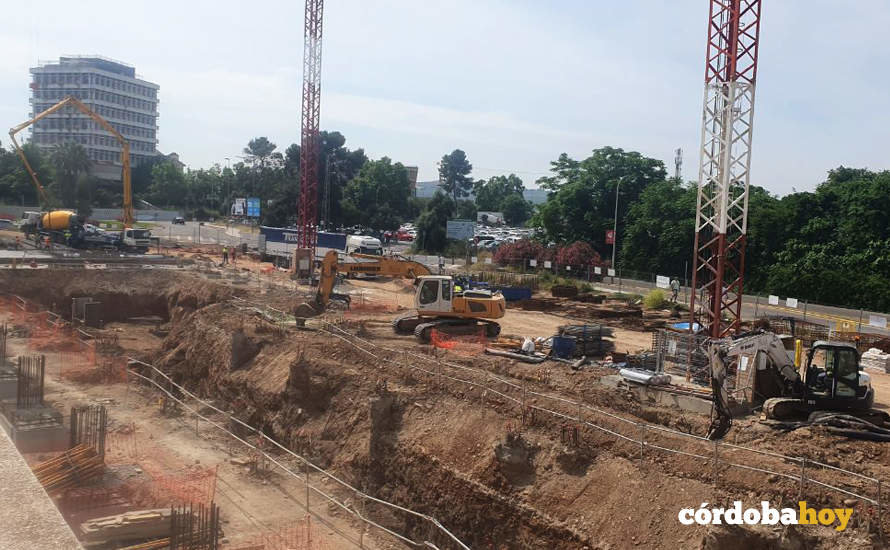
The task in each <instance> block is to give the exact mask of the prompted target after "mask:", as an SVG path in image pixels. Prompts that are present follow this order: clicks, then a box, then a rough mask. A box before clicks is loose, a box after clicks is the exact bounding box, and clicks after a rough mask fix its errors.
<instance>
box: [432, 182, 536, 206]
mask: <svg viewBox="0 0 890 550" xmlns="http://www.w3.org/2000/svg"><path fill="white" fill-rule="evenodd" d="M438 188H439V180H432V181H419V182H417V196H418V197H419V198H421V199H431V198H432V197H433V195H435V194H436V190H437V189H438ZM523 195H524V196H525V200H527V201H531V202H532V203H533V204H541V203H544V202H547V191H545V190H544V189H526V190H525V193H523ZM470 198H473V195H472V194H470Z"/></svg>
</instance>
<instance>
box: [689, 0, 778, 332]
mask: <svg viewBox="0 0 890 550" xmlns="http://www.w3.org/2000/svg"><path fill="white" fill-rule="evenodd" d="M760 3H761V2H760V0H711V2H710V4H711V9H710V19H709V22H708V45H707V55H706V59H705V94H704V109H703V113H702V146H701V164H700V167H699V178H698V203H697V208H696V222H695V254H694V256H693V271H692V289H693V292H692V298H691V300H690V304H689V306H690V310H691V312H692V321H693V322H698V323H699V324H701V326H702V327H703V329H704V331H705V333H706V334H707V335H708V336H711V337H714V338H720V337H724V336H727V335H728V334H730V333H731V332H733V331H736V330H737V329H738V327H739V321H740V319H741V309H742V289H743V283H744V273H745V238H746V233H747V229H748V181H749V174H750V167H751V135H752V131H753V123H754V87H755V82H756V80H757V49H758V38H759V34H760ZM696 300H698V301H699V303H698V307H699V308H700V309H699V310H696V305H697V304H696ZM690 328H691V327H690Z"/></svg>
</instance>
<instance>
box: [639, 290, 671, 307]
mask: <svg viewBox="0 0 890 550" xmlns="http://www.w3.org/2000/svg"><path fill="white" fill-rule="evenodd" d="M667 304H668V300H667V296H665V294H664V291H663V290H661V289H660V288H656V289H652V290H650V291H649V294H646V297H645V298H643V305H644V306H646V309H662V308H663V307H665V306H667Z"/></svg>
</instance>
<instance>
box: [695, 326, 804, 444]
mask: <svg viewBox="0 0 890 550" xmlns="http://www.w3.org/2000/svg"><path fill="white" fill-rule="evenodd" d="M758 352H760V353H764V354H765V355H766V357H767V359H768V361H769V363H770V365H771V367H772V368H773V369H775V372H777V373H778V374H779V375H780V376H781V378H782V380H783V382H784V384H785V386H786V388H787V391H788V392H789V393H791V392H795V391H799V390H800V386H801V385H802V384H803V381H802V380H801V378H800V374H799V373H798V371H797V369H796V368H795V367H794V363H793V362H792V361H791V358H790V357H789V356H788V353H787V351H786V350H785V346H784V345H783V344H782V340H781V339H780V338H779V337H778V336H776V335H775V334H773V333H772V332H766V331H764V332H757V333H754V334H749V335H747V336H742V337H740V338H738V339H736V340H712V341H711V342H710V344H709V346H708V358H709V360H710V365H711V391H712V392H713V406H712V418H711V426H710V428H709V430H708V439H712V440H713V439H720V438H722V437H723V436H724V435H725V434H726V432H728V431H729V428H730V427H731V426H732V415H731V414H730V410H729V392H728V390H727V388H726V378H727V371H728V367H729V364H730V362H731V361H732V360H733V359H735V360H738V357H739V356H741V355H750V356H756V354H757V353H758ZM754 368H756V367H754Z"/></svg>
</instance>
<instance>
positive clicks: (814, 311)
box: [595, 277, 890, 336]
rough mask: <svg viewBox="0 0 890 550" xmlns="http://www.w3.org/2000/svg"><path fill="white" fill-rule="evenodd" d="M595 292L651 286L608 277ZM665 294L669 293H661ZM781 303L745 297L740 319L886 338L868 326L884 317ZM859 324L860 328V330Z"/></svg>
mask: <svg viewBox="0 0 890 550" xmlns="http://www.w3.org/2000/svg"><path fill="white" fill-rule="evenodd" d="M595 288H597V289H599V290H604V291H607V292H616V291H619V290H620V291H621V292H632V293H635V294H646V293H647V292H649V291H650V290H652V289H653V288H656V286H655V283H651V282H648V281H636V280H628V279H621V280H619V279H616V281H615V282H614V283H612V282H611V281H610V277H605V278H604V280H603V281H602V282H599V283H596V285H595ZM665 292H669V291H665ZM680 299H681V301H682V302H683V303H686V304H688V303H689V288H688V287H682V288H681V289H680ZM784 303H785V300H784V299H782V300H779V305H770V304H769V303H767V299H766V298H764V297H762V296H754V295H750V294H745V295H744V296H743V299H742V319H755V318H756V317H762V316H764V315H780V316H783V317H793V318H795V319H801V320H805V321H812V322H814V323H819V324H825V325H828V327H829V328H830V329H831V330H838V325H839V324H843V323H846V324H847V327H848V330H852V331H854V332H855V331H856V330H857V328H859V329H860V331H861V332H862V333H865V334H882V335H888V336H890V331H888V330H887V329H886V328H881V327H876V326H870V325H869V318H870V316H876V317H879V318H885V317H886V316H887V314H884V313H881V312H876V311H867V310H858V309H847V308H840V307H834V306H824V305H821V304H813V303H807V302H804V301H800V302H799V303H798V307H797V308H791V307H787V306H785V305H783V304H784ZM860 323H861V328H860Z"/></svg>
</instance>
